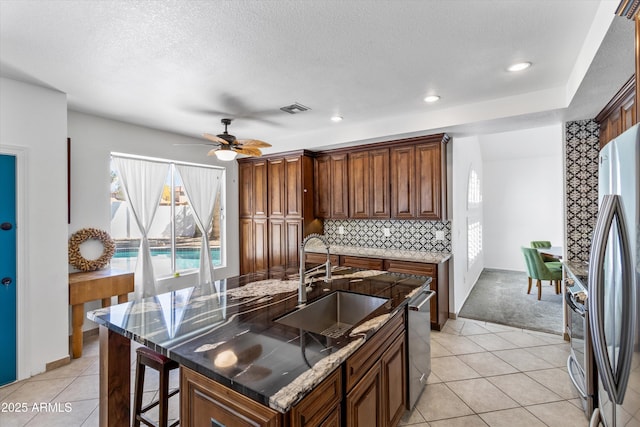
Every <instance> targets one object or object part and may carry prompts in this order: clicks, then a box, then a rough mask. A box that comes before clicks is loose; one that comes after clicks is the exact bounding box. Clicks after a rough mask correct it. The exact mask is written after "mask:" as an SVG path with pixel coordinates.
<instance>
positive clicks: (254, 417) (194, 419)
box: [180, 367, 282, 427]
mask: <svg viewBox="0 0 640 427" xmlns="http://www.w3.org/2000/svg"><path fill="white" fill-rule="evenodd" d="M212 421H216V422H218V423H219V424H221V425H229V426H231V425H233V426H238V427H241V426H247V427H249V426H264V427H277V426H281V425H282V416H281V414H280V413H279V412H277V411H274V410H273V409H271V408H268V407H266V406H264V405H261V404H259V403H257V402H255V401H253V400H251V399H249V398H248V397H245V396H243V395H242V394H240V393H238V392H236V391H234V390H231V389H230V388H227V387H225V386H223V385H221V384H218V383H217V382H215V381H213V380H211V379H209V378H207V377H205V376H204V375H202V374H199V373H197V372H195V371H192V370H191V369H188V368H185V367H180V425H181V426H185V427H191V426H193V427H195V426H208V425H211V422H212Z"/></svg>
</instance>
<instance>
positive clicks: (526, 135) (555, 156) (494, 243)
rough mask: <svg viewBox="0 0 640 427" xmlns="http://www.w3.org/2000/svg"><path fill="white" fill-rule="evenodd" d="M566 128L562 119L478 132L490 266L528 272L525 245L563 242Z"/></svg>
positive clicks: (486, 249)
mask: <svg viewBox="0 0 640 427" xmlns="http://www.w3.org/2000/svg"><path fill="white" fill-rule="evenodd" d="M562 132H563V128H562V123H558V124H557V125H552V126H546V127H540V128H533V129H523V130H519V131H514V132H504V133H497V134H491V135H481V136H479V137H478V139H479V142H480V148H481V151H482V158H483V162H484V163H483V173H484V184H483V190H484V200H483V205H484V212H483V216H484V242H483V246H484V254H485V256H484V263H485V267H486V268H497V269H504V270H515V271H525V270H526V266H525V263H524V258H523V255H522V252H521V251H520V247H521V246H529V245H530V242H531V240H550V241H551V243H552V244H554V245H556V246H561V245H562V242H564V227H563V223H564V210H563V203H564V202H563V200H564V199H563V182H564V181H563V160H562V145H563V136H562Z"/></svg>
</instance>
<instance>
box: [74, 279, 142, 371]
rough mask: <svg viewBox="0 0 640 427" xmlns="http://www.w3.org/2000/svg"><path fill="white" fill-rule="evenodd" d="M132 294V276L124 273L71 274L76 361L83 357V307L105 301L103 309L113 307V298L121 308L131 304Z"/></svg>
mask: <svg viewBox="0 0 640 427" xmlns="http://www.w3.org/2000/svg"><path fill="white" fill-rule="evenodd" d="M129 292H133V273H131V272H128V271H122V270H111V269H109V270H98V271H88V272H81V273H70V274H69V304H70V305H71V325H72V332H71V353H72V357H73V358H74V359H76V358H78V357H80V356H82V325H83V324H84V303H85V302H89V301H95V300H102V306H103V307H109V306H110V305H111V297H113V296H117V297H118V304H121V303H123V302H127V301H128V294H129Z"/></svg>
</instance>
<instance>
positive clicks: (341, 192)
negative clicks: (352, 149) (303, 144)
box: [314, 153, 349, 219]
mask: <svg viewBox="0 0 640 427" xmlns="http://www.w3.org/2000/svg"><path fill="white" fill-rule="evenodd" d="M314 173H315V182H314V190H315V191H314V193H315V205H316V210H315V213H316V216H317V217H318V218H332V219H344V218H348V217H349V191H348V176H349V173H348V155H347V153H332V154H321V155H318V157H316V159H315V171H314Z"/></svg>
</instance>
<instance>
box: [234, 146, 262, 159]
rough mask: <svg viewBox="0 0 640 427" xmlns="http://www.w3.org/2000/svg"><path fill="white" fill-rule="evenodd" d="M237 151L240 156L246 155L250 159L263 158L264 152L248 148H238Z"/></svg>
mask: <svg viewBox="0 0 640 427" xmlns="http://www.w3.org/2000/svg"><path fill="white" fill-rule="evenodd" d="M235 150H236V151H237V152H238V154H244V155H245V156H250V157H259V156H262V151H260V150H259V149H257V148H254V147H246V148H242V147H238V148H236V149H235Z"/></svg>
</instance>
